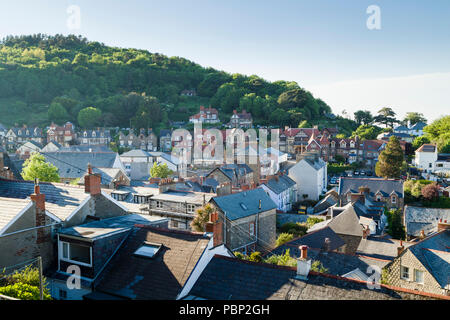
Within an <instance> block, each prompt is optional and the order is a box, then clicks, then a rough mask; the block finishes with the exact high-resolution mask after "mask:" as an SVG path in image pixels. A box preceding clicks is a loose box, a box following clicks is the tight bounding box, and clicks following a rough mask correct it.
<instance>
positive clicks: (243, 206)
mask: <svg viewBox="0 0 450 320" xmlns="http://www.w3.org/2000/svg"><path fill="white" fill-rule="evenodd" d="M239 204H240V205H241V207H242V209H244V210H248V208H247V206H246V205H245V204H243V203H242V202H241V203H239Z"/></svg>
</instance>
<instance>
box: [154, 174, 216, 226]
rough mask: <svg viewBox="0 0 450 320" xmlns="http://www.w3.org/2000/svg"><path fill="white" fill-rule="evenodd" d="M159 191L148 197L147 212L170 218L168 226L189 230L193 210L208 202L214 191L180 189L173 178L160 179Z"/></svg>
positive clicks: (193, 213) (193, 214) (193, 215)
mask: <svg viewBox="0 0 450 320" xmlns="http://www.w3.org/2000/svg"><path fill="white" fill-rule="evenodd" d="M158 189H159V193H158V194H155V195H153V196H151V197H149V198H148V206H149V212H150V214H151V215H159V216H162V217H169V218H170V227H171V228H177V229H187V230H190V229H191V226H190V223H191V221H192V220H193V219H194V217H195V211H196V210H197V209H199V208H201V207H203V206H204V205H206V204H207V203H208V201H210V200H211V198H212V197H213V196H215V194H214V193H204V192H190V191H180V190H177V189H176V182H175V181H174V180H173V179H170V178H168V179H162V180H161V181H160V182H159V184H158Z"/></svg>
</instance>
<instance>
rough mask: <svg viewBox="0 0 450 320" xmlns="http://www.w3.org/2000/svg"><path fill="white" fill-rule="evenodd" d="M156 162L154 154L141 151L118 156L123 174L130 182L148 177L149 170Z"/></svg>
mask: <svg viewBox="0 0 450 320" xmlns="http://www.w3.org/2000/svg"><path fill="white" fill-rule="evenodd" d="M155 160H156V157H154V154H150V153H149V152H148V151H145V150H142V149H134V150H130V151H128V152H125V153H122V154H121V155H120V161H122V163H123V165H124V167H125V172H126V173H127V175H128V176H129V177H130V178H131V179H132V180H143V179H145V178H148V177H149V176H150V168H151V167H152V165H153V162H154V161H155Z"/></svg>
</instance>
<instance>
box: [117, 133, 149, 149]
mask: <svg viewBox="0 0 450 320" xmlns="http://www.w3.org/2000/svg"><path fill="white" fill-rule="evenodd" d="M119 146H121V147H127V148H133V149H141V150H146V151H156V150H157V148H158V137H157V136H156V135H155V133H154V132H153V130H152V129H147V130H146V129H143V128H141V129H140V130H139V134H138V135H136V134H134V132H133V130H130V132H129V133H128V135H125V134H124V133H123V132H122V131H120V132H119Z"/></svg>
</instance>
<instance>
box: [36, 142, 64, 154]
mask: <svg viewBox="0 0 450 320" xmlns="http://www.w3.org/2000/svg"><path fill="white" fill-rule="evenodd" d="M61 148H62V146H61V145H60V144H59V143H58V142H56V141H50V142H49V143H47V144H46V145H45V147H44V148H42V150H41V151H42V152H57V151H59V150H60V149H61Z"/></svg>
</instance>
